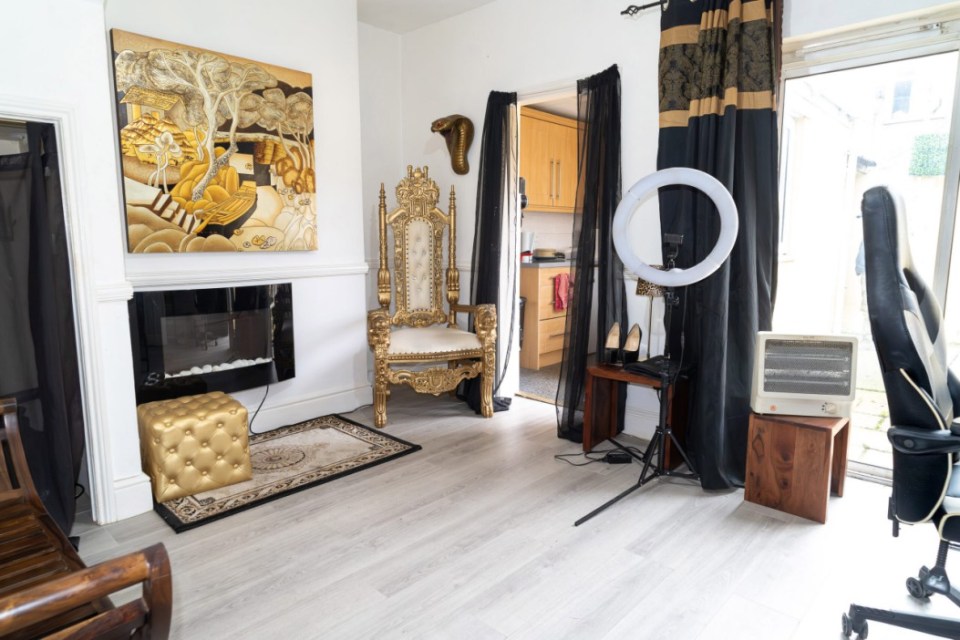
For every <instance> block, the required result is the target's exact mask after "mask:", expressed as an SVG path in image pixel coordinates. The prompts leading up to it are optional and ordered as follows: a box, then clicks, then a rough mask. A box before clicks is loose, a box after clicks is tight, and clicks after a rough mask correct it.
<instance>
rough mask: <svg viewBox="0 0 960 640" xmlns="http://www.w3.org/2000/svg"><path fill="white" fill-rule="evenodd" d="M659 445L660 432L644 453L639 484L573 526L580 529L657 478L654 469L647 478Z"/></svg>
mask: <svg viewBox="0 0 960 640" xmlns="http://www.w3.org/2000/svg"><path fill="white" fill-rule="evenodd" d="M658 445H660V446H661V447H662V445H663V440H662V436H661V434H660V432H659V431H657V432H655V433H654V434H653V438H651V439H650V444H649V445H647V450H646V451H644V452H643V457H644V461H643V470H642V471H640V478H639V479H638V480H637V483H636V484H635V485H633V486H632V487H630V488H629V489H627V490H626V491H624V492H622V493H621V494H620V495H618V496H616V497H615V498H612V499H610V500H607V501H606V502H604V503H603V504H602V505H600V506H599V507H597V508H596V509H594V510H593V511H591V512H590V513H588V514H587V515H585V516H583V517H582V518H580V519H579V520H577V521H576V522H574V523H573V526H575V527H579V526H580V525H581V524H583V523H584V522H586V521H587V520H589V519H590V518H592V517H593V516H595V515H597V514H598V513H600V512H601V511H603V510H604V509H606V508H607V507H609V506H610V505H612V504H613V503H615V502H619V501H620V500H621V499H623V498H625V497H627V496H628V495H630V494H631V493H633V492H634V491H636V490H637V489H639V488H640V487H642V486H643V485H644V484H646V483H647V481H648V480H649V479H650V478H653V477H656V475H657V474H656V470H655V469H654V474H653V475H651V476H650V477H649V478H648V477H647V472H648V471H649V470H650V469H651V466H650V461H651V460H652V459H653V456H654V455H655V454H656V451H657V446H658Z"/></svg>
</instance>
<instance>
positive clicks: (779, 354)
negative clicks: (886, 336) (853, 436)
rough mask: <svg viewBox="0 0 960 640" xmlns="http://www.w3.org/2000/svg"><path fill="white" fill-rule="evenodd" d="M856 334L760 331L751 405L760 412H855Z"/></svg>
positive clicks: (823, 414)
mask: <svg viewBox="0 0 960 640" xmlns="http://www.w3.org/2000/svg"><path fill="white" fill-rule="evenodd" d="M856 380H857V339H856V338H855V337H853V336H808V335H793V334H783V333H771V332H768V331H760V332H758V333H757V350H756V355H755V357H754V364H753V390H752V393H751V394H750V407H751V408H752V409H753V410H754V412H756V413H774V414H784V415H794V416H823V417H837V416H846V417H849V416H850V409H851V407H852V405H853V398H854V395H855V393H856Z"/></svg>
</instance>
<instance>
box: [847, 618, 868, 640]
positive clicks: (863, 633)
mask: <svg viewBox="0 0 960 640" xmlns="http://www.w3.org/2000/svg"><path fill="white" fill-rule="evenodd" d="M842 621H843V635H844V637H847V638H849V637H850V636H851V635H852V634H853V633H856V634H857V640H867V633H868V629H867V621H866V620H864V621H863V622H861V623H860V624H854V622H853V620H852V619H851V618H850V616H848V615H847V614H843V619H842Z"/></svg>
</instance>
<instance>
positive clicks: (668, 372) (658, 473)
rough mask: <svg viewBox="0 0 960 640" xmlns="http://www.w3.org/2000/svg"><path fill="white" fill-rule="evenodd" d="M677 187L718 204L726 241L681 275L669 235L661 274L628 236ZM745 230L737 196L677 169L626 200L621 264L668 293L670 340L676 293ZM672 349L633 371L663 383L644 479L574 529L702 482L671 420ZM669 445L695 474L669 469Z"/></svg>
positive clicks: (647, 181)
mask: <svg viewBox="0 0 960 640" xmlns="http://www.w3.org/2000/svg"><path fill="white" fill-rule="evenodd" d="M672 185H686V186H689V187H694V188H696V189H699V190H700V191H702V192H703V193H704V194H705V195H706V196H708V197H709V198H710V200H712V201H713V204H714V205H715V206H716V207H717V213H719V214H720V235H719V237H718V238H717V243H716V244H715V245H714V247H713V249H712V250H711V251H710V253H708V254H707V256H706V257H705V258H704V259H703V260H701V261H700V262H699V263H697V264H695V265H694V266H692V267H690V268H688V269H680V268H678V267H675V266H674V261H675V259H676V258H677V255H678V254H679V251H680V245H681V244H683V236H682V235H680V234H673V233H665V234H664V236H663V246H664V248H665V249H664V258H665V261H666V265H665V266H666V267H667V269H666V271H660V270H659V269H655V268H653V267H651V266H650V265H648V264H647V263H645V262H644V261H643V260H641V259H640V257H639V256H637V254H636V253H635V252H634V250H633V247H632V246H631V244H630V235H629V232H628V230H629V227H630V221H631V219H632V218H633V215H634V214H635V213H636V211H637V209H638V208H639V206H640V204H641V203H642V202H643V201H644V200H645V199H646V198H647V196H648V195H649V194H650V192H651V191H654V190H655V189H659V188H660V187H667V186H672ZM739 227H740V222H739V218H738V217H737V205H736V204H735V203H734V201H733V196H731V195H730V192H729V191H727V188H726V187H724V186H723V184H721V183H720V181H719V180H717V179H716V178H714V177H713V176H711V175H709V174H707V173H704V172H703V171H698V170H696V169H689V168H686V167H674V168H672V169H663V170H661V171H657V172H656V173H652V174H650V175H649V176H647V177H646V178H643V179H641V180H640V181H639V182H637V183H636V184H635V185H633V186H632V187H630V189H629V190H628V191H627V193H626V194H625V195H624V196H623V199H622V200H621V201H620V205H619V206H618V207H617V211H616V213H615V214H614V217H613V245H614V247H616V250H617V254H618V255H619V256H620V260H621V261H622V262H623V264H624V265H625V266H626V267H627V268H628V269H630V271H632V272H633V273H635V274H637V276H638V277H639V278H641V279H643V280H646V281H647V282H651V283H653V284H657V285H660V286H661V287H664V289H665V291H664V314H663V319H664V327H665V329H666V331H667V335H668V336H669V334H670V320H671V316H672V312H671V310H672V308H673V307H674V306H676V305H677V304H678V303H679V299H678V297H677V294H676V293H675V292H674V288H675V287H685V286H687V285H690V284H693V283H695V282H699V281H700V280H703V279H704V278H706V277H708V276H710V275H711V274H712V273H713V272H714V271H716V270H717V269H719V268H720V265H722V264H723V261H724V260H726V259H727V256H728V255H730V252H731V251H732V250H733V245H734V243H735V242H736V241H737V231H738V230H739ZM669 344H670V341H669V339H668V340H667V341H666V342H665V346H664V351H663V355H662V356H656V357H654V358H649V359H648V360H647V361H646V362H642V363H640V362H638V363H634V364H632V365H630V368H629V369H628V370H629V371H630V372H631V373H640V374H642V375H646V376H652V377H659V379H660V420H659V423H658V424H657V427H656V430H655V431H654V434H653V437H652V438H651V439H650V443H649V444H648V445H647V448H646V450H645V451H644V452H643V455H642V456H641V455H636V454H632V455H633V457H635V458H637V459H638V460H639V461H640V462H642V463H643V470H642V471H641V472H640V478H639V479H638V480H637V483H636V484H635V485H633V486H632V487H630V488H629V489H627V490H626V491H624V492H622V493H621V494H620V495H618V496H616V497H615V498H613V499H611V500H608V501H607V502H606V503H604V504H603V505H601V506H599V507H597V508H596V509H594V510H593V511H591V512H590V513H588V514H587V515H585V516H584V517H582V518H580V519H579V520H577V521H576V522H575V523H574V526H579V525H581V524H583V523H584V522H586V521H587V520H589V519H590V518H592V517H593V516H595V515H597V514H598V513H600V512H601V511H603V510H604V509H606V508H607V507H609V506H610V505H612V504H613V503H615V502H617V501H618V500H620V499H621V498H624V497H626V496H627V495H628V494H630V493H631V492H633V491H635V490H637V489H639V488H640V487H642V486H644V485H645V484H647V483H648V482H651V481H652V480H656V479H658V478H663V477H674V478H678V477H679V478H687V479H690V480H698V479H699V478H700V476H699V474H697V472H696V470H695V469H694V467H693V464H692V463H691V461H690V458H689V457H688V456H687V454H686V452H685V451H684V449H683V447H682V446H681V445H680V442H679V441H678V440H677V437H676V435H675V434H674V433H673V429H672V427H671V425H670V423H669V420H668V409H669V406H668V405H669V402H668V400H667V398H669V397H670V394H669V389H670V386H671V385H672V384H673V383H674V382H676V377H677V376H678V375H679V371H680V363H679V362H678V363H673V362H671V360H670V349H669ZM610 441H611V442H612V443H613V444H614V445H616V446H617V447H619V448H620V449H623V450H625V451H627V452H629V451H630V450H629V449H628V448H626V447H624V446H623V445H621V444H620V443H619V442H617V441H616V440H615V439H614V438H610ZM668 442H669V443H670V445H671V447H672V448H673V450H674V451H677V452H678V453H680V455H681V456H682V457H683V461H684V462H685V463H686V465H687V468H688V469H689V472H679V471H674V470H672V469H668V468H667V467H666V462H665V455H664V453H665V452H664V448H665V447H666V445H667V443H668Z"/></svg>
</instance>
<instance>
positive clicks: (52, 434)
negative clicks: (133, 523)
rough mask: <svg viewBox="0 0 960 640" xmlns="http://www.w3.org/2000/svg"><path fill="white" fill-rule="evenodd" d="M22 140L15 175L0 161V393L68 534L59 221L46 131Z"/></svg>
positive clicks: (75, 361)
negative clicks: (15, 411) (12, 405)
mask: <svg viewBox="0 0 960 640" xmlns="http://www.w3.org/2000/svg"><path fill="white" fill-rule="evenodd" d="M27 134H28V146H29V149H28V153H26V154H22V155H21V156H19V157H20V158H22V160H21V161H20V163H19V167H17V164H18V163H17V162H14V160H16V159H17V158H18V156H6V157H4V158H0V174H2V176H0V208H3V212H2V215H3V218H4V220H5V221H7V220H9V221H12V224H11V225H9V227H8V228H7V231H9V233H4V234H2V237H0V265H2V266H0V268H2V270H3V275H4V278H3V280H4V282H6V286H5V287H4V291H3V300H2V302H3V304H4V305H10V307H11V310H10V312H9V314H8V316H9V318H8V319H9V321H10V322H9V323H7V322H5V323H4V332H5V333H6V334H8V336H9V338H10V339H11V340H14V341H16V342H18V343H19V345H20V347H19V348H18V349H17V350H16V351H15V355H12V356H11V355H10V354H11V353H12V352H11V351H10V350H8V349H5V350H4V351H5V352H4V356H5V357H3V358H2V363H0V395H3V396H4V397H7V396H12V397H15V398H16V399H17V403H18V408H19V419H20V427H21V436H22V438H23V444H24V450H25V452H26V455H27V462H28V463H29V466H30V472H31V475H32V477H33V481H34V484H36V486H37V491H38V492H39V493H40V496H41V498H42V499H43V502H44V505H45V506H46V508H47V511H49V512H50V515H51V516H52V517H53V518H54V520H56V522H57V524H58V525H60V527H61V528H62V529H63V531H64V532H65V533H67V534H69V532H70V529H71V527H72V526H73V521H74V518H75V515H76V499H75V494H74V491H75V487H76V481H77V478H78V477H79V473H80V466H81V463H82V460H83V451H84V425H83V405H82V400H81V388H80V369H79V357H78V352H77V341H76V334H75V326H74V317H73V296H72V289H71V283H72V280H71V276H70V262H69V256H68V253H67V233H66V221H65V220H64V212H63V202H62V196H61V186H60V166H59V159H58V155H57V141H56V136H55V130H54V127H53V125H49V124H40V123H28V124H27ZM11 172H16V173H15V174H14V173H11ZM27 194H28V195H27Z"/></svg>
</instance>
